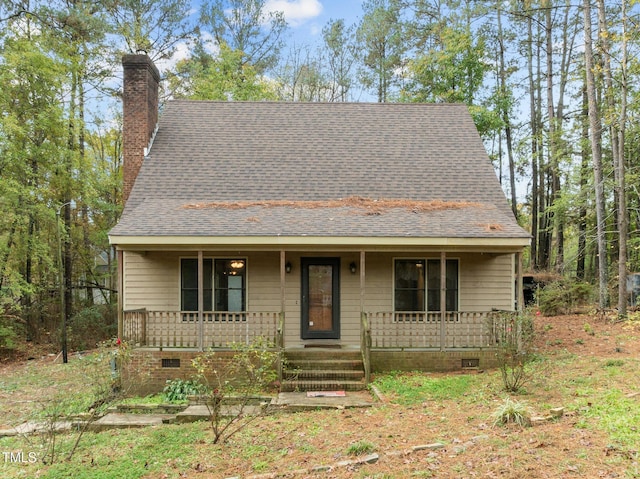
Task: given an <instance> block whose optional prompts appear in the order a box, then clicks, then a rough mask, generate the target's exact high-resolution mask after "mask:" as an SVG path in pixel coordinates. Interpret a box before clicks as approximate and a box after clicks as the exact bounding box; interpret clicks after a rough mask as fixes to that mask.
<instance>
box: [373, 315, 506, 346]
mask: <svg viewBox="0 0 640 479" xmlns="http://www.w3.org/2000/svg"><path fill="white" fill-rule="evenodd" d="M496 314H497V313H495V312H491V311H488V312H463V311H448V312H446V313H445V321H444V325H443V324H442V314H441V313H440V312H439V311H434V312H424V311H416V312H374V313H366V316H367V323H368V327H369V329H370V331H371V347H372V348H373V349H385V348H402V349H404V348H424V349H461V348H486V347H494V346H495V344H496V343H495V333H494V332H493V328H492V327H491V320H492V319H493V317H494V316H495V315H496Z"/></svg>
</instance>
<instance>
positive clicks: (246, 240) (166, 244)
mask: <svg viewBox="0 0 640 479" xmlns="http://www.w3.org/2000/svg"><path fill="white" fill-rule="evenodd" d="M109 241H110V243H111V244H112V245H115V246H116V247H118V248H120V249H131V250H161V249H170V248H171V249H175V248H180V249H182V248H186V249H193V248H196V247H201V248H215V249H225V248H227V249H231V250H238V249H252V250H256V249H261V250H279V249H282V248H292V247H305V248H313V249H317V248H318V247H320V248H327V247H328V248H334V249H335V248H354V249H368V250H370V249H399V248H404V249H408V248H448V249H483V250H487V251H488V250H492V249H495V250H504V249H509V250H511V249H513V250H520V249H522V248H524V247H526V246H529V244H530V242H531V239H530V238H529V237H525V236H518V237H500V236H497V237H491V236H487V237H473V238H468V237H467V238H464V237H412V236H406V237H394V236H389V237H359V236H348V237H345V236H116V235H110V236H109Z"/></svg>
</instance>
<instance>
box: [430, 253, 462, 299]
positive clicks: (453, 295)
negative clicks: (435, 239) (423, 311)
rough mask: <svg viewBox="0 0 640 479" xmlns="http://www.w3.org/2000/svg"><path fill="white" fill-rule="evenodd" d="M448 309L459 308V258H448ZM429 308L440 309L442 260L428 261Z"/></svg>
mask: <svg viewBox="0 0 640 479" xmlns="http://www.w3.org/2000/svg"><path fill="white" fill-rule="evenodd" d="M446 268H447V279H446V282H447V284H446V288H447V289H446V292H445V295H446V308H447V309H446V310H447V311H457V310H458V260H456V259H448V260H447V266H446ZM427 285H428V287H427V310H428V311H440V260H439V259H430V260H428V261H427Z"/></svg>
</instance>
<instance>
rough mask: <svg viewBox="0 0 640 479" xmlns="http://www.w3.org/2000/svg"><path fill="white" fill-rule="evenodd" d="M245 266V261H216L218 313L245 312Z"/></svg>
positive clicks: (215, 281)
mask: <svg viewBox="0 0 640 479" xmlns="http://www.w3.org/2000/svg"><path fill="white" fill-rule="evenodd" d="M245 266H246V264H245V260H243V259H219V260H216V261H215V280H214V283H215V306H216V308H215V309H216V311H244V310H245V275H246V267H245Z"/></svg>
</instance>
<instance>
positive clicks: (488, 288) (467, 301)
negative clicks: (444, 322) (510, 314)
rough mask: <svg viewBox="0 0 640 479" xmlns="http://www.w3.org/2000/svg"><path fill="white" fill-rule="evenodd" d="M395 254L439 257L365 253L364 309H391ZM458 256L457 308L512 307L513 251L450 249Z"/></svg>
mask: <svg viewBox="0 0 640 479" xmlns="http://www.w3.org/2000/svg"><path fill="white" fill-rule="evenodd" d="M399 258H412V259H427V260H428V259H440V255H433V254H432V253H431V254H425V255H421V254H419V253H412V254H410V255H408V254H404V255H402V254H386V253H384V254H376V253H369V254H367V256H366V273H367V278H366V284H365V291H366V295H365V298H366V301H365V310H366V311H368V312H375V311H393V307H394V306H393V270H394V260H395V259H399ZM447 258H448V259H456V260H458V266H459V273H458V281H459V283H458V288H459V291H458V298H459V306H458V308H459V310H460V311H491V310H492V309H493V308H495V309H506V310H511V309H513V308H514V302H515V298H514V294H515V277H514V255H513V254H504V255H494V254H479V253H478V254H475V253H450V254H448V255H447Z"/></svg>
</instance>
